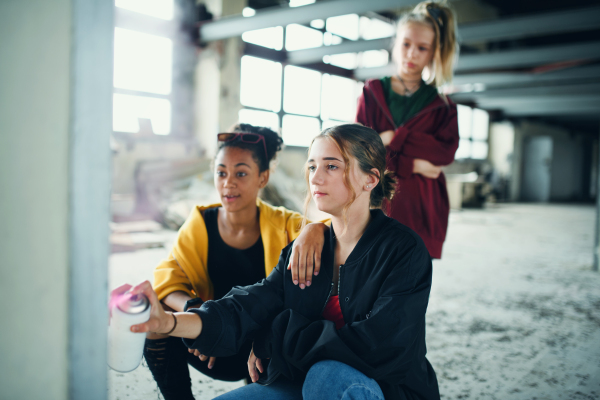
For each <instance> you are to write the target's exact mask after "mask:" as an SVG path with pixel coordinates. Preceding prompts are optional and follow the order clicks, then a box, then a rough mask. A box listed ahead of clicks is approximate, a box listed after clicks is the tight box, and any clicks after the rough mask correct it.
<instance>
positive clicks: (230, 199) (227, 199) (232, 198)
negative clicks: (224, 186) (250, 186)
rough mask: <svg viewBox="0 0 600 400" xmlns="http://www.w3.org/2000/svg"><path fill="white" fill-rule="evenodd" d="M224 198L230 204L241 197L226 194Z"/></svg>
mask: <svg viewBox="0 0 600 400" xmlns="http://www.w3.org/2000/svg"><path fill="white" fill-rule="evenodd" d="M222 197H223V200H225V201H226V202H228V203H229V202H232V201H235V200H237V199H238V198H239V197H240V196H239V195H232V194H226V195H223V196H222Z"/></svg>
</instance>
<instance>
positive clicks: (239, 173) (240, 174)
mask: <svg viewBox="0 0 600 400" xmlns="http://www.w3.org/2000/svg"><path fill="white" fill-rule="evenodd" d="M236 175H237V176H238V177H239V178H243V177H244V176H246V175H248V174H247V173H245V172H238V173H237V174H236Z"/></svg>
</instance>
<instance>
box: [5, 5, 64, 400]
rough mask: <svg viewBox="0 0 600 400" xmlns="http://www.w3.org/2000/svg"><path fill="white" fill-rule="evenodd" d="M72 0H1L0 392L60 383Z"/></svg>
mask: <svg viewBox="0 0 600 400" xmlns="http://www.w3.org/2000/svg"><path fill="white" fill-rule="evenodd" d="M71 11H72V9H71V1H69V0H53V1H51V2H50V1H20V0H9V1H2V2H0V60H2V62H0V188H2V189H1V190H2V201H1V204H0V254H2V267H1V275H0V303H1V304H2V305H3V306H2V307H0V320H2V340H0V370H1V371H2V373H1V374H0V398H3V399H66V398H67V397H68V396H67V390H68V353H67V337H68V336H67V332H68V322H69V321H68V318H69V315H68V307H67V303H68V284H69V281H68V278H69V276H68V271H69V259H68V253H69V241H68V233H69V225H68V224H69V218H68V203H69V186H68V185H69V180H68V168H69V118H70V115H69V100H70V92H69V88H70V86H69V81H70V56H71V53H70V45H71Z"/></svg>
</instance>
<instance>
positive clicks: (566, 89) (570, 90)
mask: <svg viewBox="0 0 600 400" xmlns="http://www.w3.org/2000/svg"><path fill="white" fill-rule="evenodd" d="M598 93H600V83H591V84H590V83H585V84H577V85H556V86H537V87H524V88H523V87H520V88H509V89H491V90H484V91H481V92H465V93H454V94H451V95H450V97H451V98H452V100H454V101H470V100H475V101H478V102H479V101H486V100H487V99H494V100H496V99H503V98H516V99H519V98H526V97H534V96H540V97H545V96H556V95H564V96H569V95H576V96H579V95H588V94H589V95H597V94H598Z"/></svg>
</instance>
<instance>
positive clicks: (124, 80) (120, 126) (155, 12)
mask: <svg viewBox="0 0 600 400" xmlns="http://www.w3.org/2000/svg"><path fill="white" fill-rule="evenodd" d="M115 6H116V15H117V20H119V21H120V19H119V15H120V14H119V13H120V12H134V13H137V14H141V16H142V18H143V21H144V22H143V24H144V25H145V26H146V27H147V26H152V24H155V25H156V26H157V27H158V26H162V25H163V24H164V23H165V22H164V21H170V20H172V19H173V0H115ZM121 10H125V11H121ZM124 20H126V21H128V23H127V28H124V27H122V26H120V27H116V28H115V43H114V81H113V85H114V95H113V130H114V131H116V132H126V133H138V132H142V133H154V134H156V135H168V134H169V133H171V125H172V122H171V99H170V95H171V91H172V79H173V78H172V76H173V71H172V68H173V41H172V39H171V38H168V37H164V36H156V35H150V34H147V33H143V32H140V31H138V30H136V29H135V28H136V22H135V21H136V19H135V18H133V19H131V18H129V19H127V18H126V19H124ZM146 131H149V132H146Z"/></svg>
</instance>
